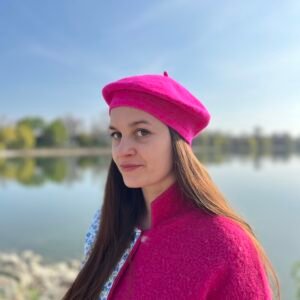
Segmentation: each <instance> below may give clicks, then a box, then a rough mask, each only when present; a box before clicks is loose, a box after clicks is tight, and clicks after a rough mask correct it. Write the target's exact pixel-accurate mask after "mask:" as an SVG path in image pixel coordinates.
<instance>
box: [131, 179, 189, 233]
mask: <svg viewBox="0 0 300 300" xmlns="http://www.w3.org/2000/svg"><path fill="white" fill-rule="evenodd" d="M192 205H193V203H192V202H191V201H189V199H187V198H186V197H184V195H183V192H182V191H181V188H180V186H179V184H178V182H177V181H175V182H174V183H173V184H171V185H170V186H169V187H168V188H167V189H166V190H164V191H163V192H162V193H161V194H160V195H158V196H157V197H156V198H155V199H154V200H153V201H152V202H151V204H150V209H151V225H150V228H148V229H146V230H143V231H148V230H152V229H153V228H155V227H157V226H159V225H160V224H161V223H164V222H166V221H167V220H168V219H170V218H172V217H175V216H177V215H179V214H181V213H182V212H183V211H184V209H186V208H188V207H191V206H192ZM136 228H137V229H139V230H142V228H141V227H140V226H139V225H138V226H136Z"/></svg>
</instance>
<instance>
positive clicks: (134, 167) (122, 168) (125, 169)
mask: <svg viewBox="0 0 300 300" xmlns="http://www.w3.org/2000/svg"><path fill="white" fill-rule="evenodd" d="M140 167H142V166H130V167H121V170H122V171H124V172H130V171H134V170H136V169H137V168H140Z"/></svg>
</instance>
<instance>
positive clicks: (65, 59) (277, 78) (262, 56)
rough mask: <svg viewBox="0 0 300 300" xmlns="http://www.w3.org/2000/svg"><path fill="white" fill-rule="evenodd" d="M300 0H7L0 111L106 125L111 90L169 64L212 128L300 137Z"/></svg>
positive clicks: (0, 52) (2, 7) (1, 29)
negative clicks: (105, 92)
mask: <svg viewBox="0 0 300 300" xmlns="http://www.w3.org/2000/svg"><path fill="white" fill-rule="evenodd" d="M299 20H300V1H297V0H294V1H292V0H287V1H276V0H272V1H271V0H266V1H258V0H254V1H241V0H240V1H202V0H197V1H196V0H193V1H191V0H160V1H158V0H152V1H137V0H135V1H115V0H112V1H99V0H98V1H96V0H93V1H92V0H86V1H78V0H72V1H71V0H68V1H64V0H60V1H57V0H51V1H37V0H36V1H32V0H27V1H16V0H10V1H1V2H0V36H1V43H0V118H2V119H4V117H5V118H6V119H8V120H16V119H18V118H21V117H23V116H28V115H30V116H32V115H39V116H42V117H44V118H45V119H48V120H51V119H53V118H55V117H59V116H65V115H67V114H69V115H73V116H76V117H79V118H82V119H84V120H85V122H87V123H89V122H100V123H107V118H105V116H107V107H106V105H105V102H104V100H103V99H102V97H101V89H102V87H103V86H104V85H105V84H106V83H109V82H111V81H114V80H117V79H120V78H122V77H125V76H130V75H137V74H147V73H148V74H150V73H151V74H162V73H163V71H165V70H166V71H167V72H168V73H169V76H170V77H172V78H174V79H175V80H177V81H179V82H180V83H181V84H183V85H184V86H185V87H186V88H188V89H189V90H190V91H191V92H192V93H193V94H194V95H195V96H197V97H198V98H199V99H201V100H202V101H203V103H204V104H205V105H206V106H207V108H208V109H209V111H210V113H211V115H212V119H211V122H210V124H209V127H208V128H210V129H212V130H217V129H218V130H221V131H226V132H231V133H233V134H235V133H236V134H240V133H251V132H253V128H254V127H255V126H260V127H261V128H262V129H263V133H266V134H268V133H272V132H284V131H288V132H289V133H290V134H292V135H300V84H299V82H300V21H299Z"/></svg>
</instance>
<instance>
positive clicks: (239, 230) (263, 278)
mask: <svg viewBox="0 0 300 300" xmlns="http://www.w3.org/2000/svg"><path fill="white" fill-rule="evenodd" d="M192 219H193V227H194V228H195V230H194V231H195V234H194V237H193V238H194V239H195V240H196V239H198V240H199V248H198V250H199V253H200V255H199V256H198V258H199V259H202V258H203V256H204V258H203V259H204V260H205V265H207V266H208V267H209V269H213V270H214V272H213V273H212V276H211V282H210V285H211V295H212V296H215V298H214V297H212V298H213V299H270V293H271V291H270V288H269V283H268V279H267V274H266V272H265V269H264V266H263V262H262V259H261V256H260V254H259V252H258V250H257V248H256V246H255V244H254V242H253V240H252V239H251V237H250V236H249V234H248V233H247V232H246V231H245V229H244V228H243V227H242V226H241V225H240V224H239V223H238V222H236V221H234V220H232V219H231V218H229V217H226V216H219V215H215V216H213V215H208V214H207V215H203V214H200V215H199V214H198V216H197V214H196V213H195V214H194V215H193V217H192ZM224 295H227V296H226V297H227V298H226V297H225V296H224ZM228 295H230V297H228ZM217 296H218V297H217Z"/></svg>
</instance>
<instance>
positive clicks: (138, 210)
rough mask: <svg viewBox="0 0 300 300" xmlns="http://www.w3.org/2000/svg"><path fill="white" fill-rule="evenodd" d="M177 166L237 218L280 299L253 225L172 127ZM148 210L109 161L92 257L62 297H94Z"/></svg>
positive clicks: (212, 206) (213, 204)
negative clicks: (245, 218)
mask: <svg viewBox="0 0 300 300" xmlns="http://www.w3.org/2000/svg"><path fill="white" fill-rule="evenodd" d="M169 131H170V135H171V143H172V155H173V170H174V173H175V176H176V180H177V182H178V183H179V186H180V188H181V190H182V191H183V193H184V194H185V195H186V196H187V197H188V198H191V199H193V201H194V202H195V204H196V206H197V207H199V209H202V210H205V211H206V212H207V213H209V214H215V215H223V216H226V217H229V218H231V219H232V220H234V221H235V222H237V223H238V224H239V225H240V226H241V228H243V229H244V230H245V232H246V233H247V234H248V235H249V237H250V238H251V240H252V241H253V244H254V246H255V248H256V249H257V251H258V253H259V255H260V257H261V259H262V262H263V265H264V268H265V271H266V274H267V275H268V278H269V283H270V287H271V288H272V289H273V291H276V293H274V292H273V294H274V295H276V296H277V297H278V299H280V287H279V280H278V277H277V275H276V272H275V270H274V268H273V266H272V264H271V261H270V260H269V258H268V256H267V255H266V253H265V251H264V249H263V247H262V245H261V244H260V242H259V241H258V239H257V238H256V236H255V234H254V232H253V230H252V228H251V227H250V225H249V224H248V223H247V222H246V221H245V220H244V219H243V218H242V217H240V216H239V215H238V214H237V213H236V212H234V210H233V209H232V208H231V207H230V205H229V204H228V202H227V200H226V199H225V198H224V196H223V195H222V193H221V192H220V191H219V189H218V188H217V186H216V185H215V184H214V182H213V180H212V179H211V177H210V175H209V174H208V172H207V171H206V169H205V167H204V166H203V165H202V164H201V162H200V161H199V160H198V158H197V157H196V156H195V154H194V153H193V151H192V148H191V147H190V146H189V145H188V144H187V143H186V142H185V141H184V140H183V139H182V137H181V136H180V135H179V134H178V133H177V132H176V131H174V130H173V129H172V128H170V127H169ZM146 213H147V211H146V205H145V202H144V198H143V194H142V190H141V188H128V187H127V186H126V185H125V184H124V182H123V179H122V175H121V173H120V172H119V170H118V168H117V166H116V164H115V163H114V161H113V160H111V162H110V166H109V170H108V175H107V180H106V184H105V191H104V201H103V206H102V208H101V220H100V224H99V226H100V228H101V230H99V231H98V233H97V235H96V237H95V242H94V245H93V247H92V249H91V251H90V253H89V255H88V258H87V260H86V262H85V264H84V266H83V267H82V269H81V270H80V272H79V273H78V275H77V277H76V278H75V280H74V282H73V284H72V285H71V287H70V288H69V290H68V291H67V293H66V294H65V296H64V297H63V299H62V300H75V299H76V300H84V299H89V300H96V299H98V297H99V294H100V292H101V289H102V287H103V285H104V283H105V282H106V280H107V279H108V277H109V276H110V274H111V272H112V271H113V268H114V267H115V265H116V264H117V262H118V261H119V259H120V258H121V256H122V254H123V252H124V251H125V249H126V248H127V247H128V246H129V243H130V240H131V239H132V237H133V236H132V234H133V230H134V227H135V226H136V225H137V224H138V222H139V221H140V220H141V218H142V217H144V216H145V214H146Z"/></svg>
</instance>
